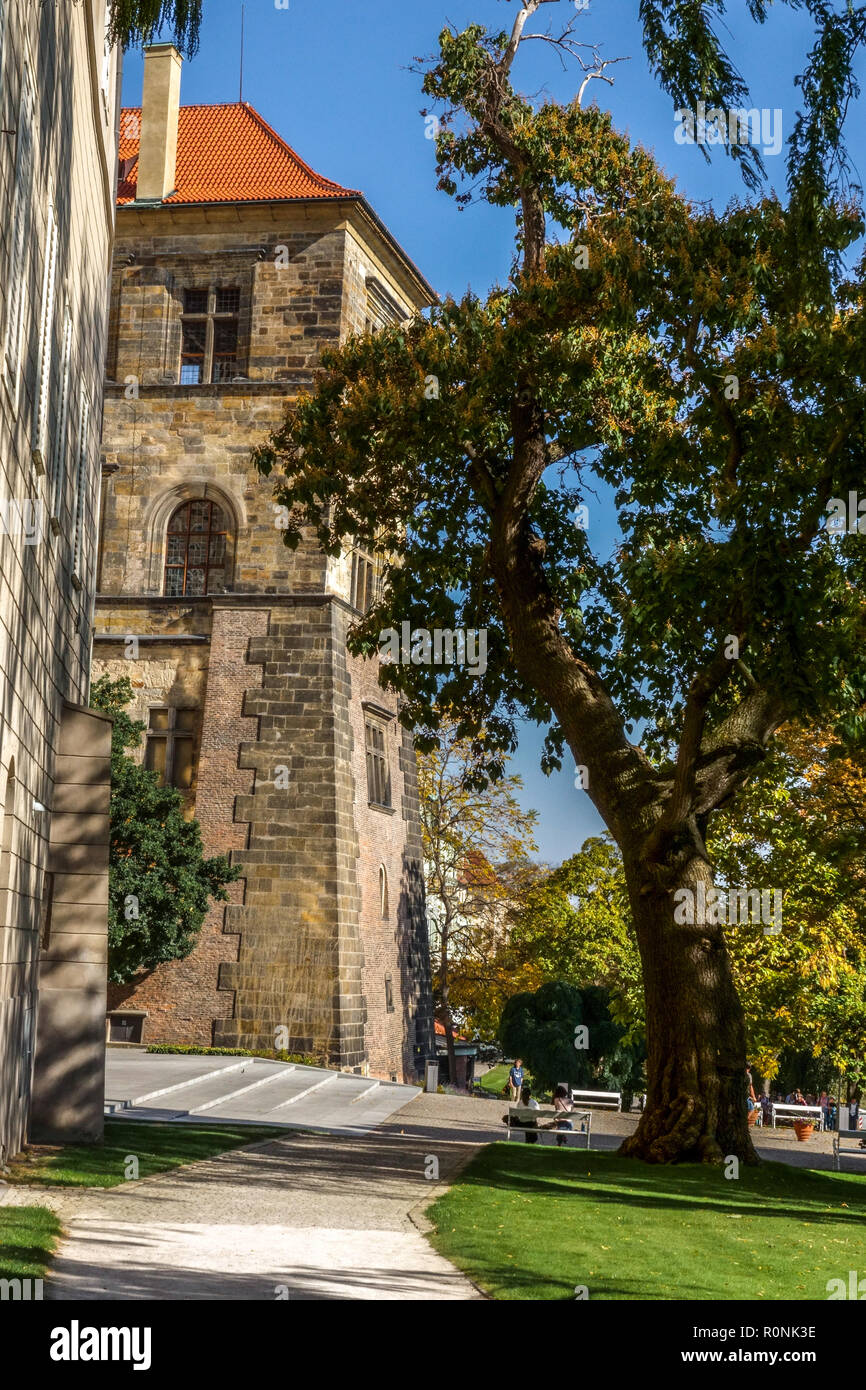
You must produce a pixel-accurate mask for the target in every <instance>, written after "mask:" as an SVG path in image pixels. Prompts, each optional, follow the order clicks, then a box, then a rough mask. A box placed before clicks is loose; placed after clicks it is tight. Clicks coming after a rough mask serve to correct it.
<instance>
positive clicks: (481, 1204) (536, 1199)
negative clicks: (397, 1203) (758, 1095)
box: [427, 1143, 866, 1300]
mask: <svg viewBox="0 0 866 1390" xmlns="http://www.w3.org/2000/svg"><path fill="white" fill-rule="evenodd" d="M427 1215H428V1217H429V1218H430V1219H431V1220H432V1221H433V1223H434V1225H435V1227H436V1233H435V1234H434V1235H433V1236H432V1237H431V1240H432V1243H433V1245H434V1246H435V1247H436V1249H437V1250H439V1251H440V1252H441V1253H442V1254H443V1255H446V1256H447V1257H448V1259H450V1260H452V1261H453V1262H454V1264H456V1265H458V1266H459V1267H460V1268H461V1269H462V1270H464V1271H465V1272H466V1273H467V1274H468V1275H469V1276H470V1277H471V1278H472V1279H474V1280H475V1282H476V1283H477V1284H480V1285H481V1287H482V1288H483V1289H485V1290H486V1291H487V1292H488V1293H489V1294H491V1295H492V1297H493V1298H501V1299H545V1300H555V1299H574V1298H575V1297H576V1293H575V1290H576V1289H577V1287H578V1286H585V1287H586V1288H587V1289H588V1291H589V1298H590V1299H608V1300H610V1299H626V1300H636V1299H663V1300H678V1299H723V1300H728V1299H738V1298H744V1299H798V1300H800V1299H826V1298H827V1287H826V1286H827V1281H828V1279H844V1280H845V1281H846V1282H847V1279H848V1271H849V1270H852V1269H856V1270H859V1271H860V1276H862V1274H864V1273H866V1179H864V1178H862V1177H859V1176H856V1175H855V1176H852V1175H850V1174H837V1173H828V1172H812V1171H810V1170H809V1169H805V1168H794V1167H791V1166H790V1165H788V1164H783V1163H763V1164H761V1166H760V1167H758V1168H745V1167H742V1168H741V1169H740V1176H739V1178H738V1179H726V1178H725V1177H724V1172H723V1170H722V1169H717V1168H710V1167H703V1166H701V1165H699V1164H687V1165H681V1166H674V1167H655V1166H650V1165H648V1164H641V1163H637V1162H635V1161H634V1160H630V1159H625V1158H617V1157H616V1156H615V1155H614V1154H609V1153H592V1152H590V1153H586V1152H585V1151H580V1150H577V1149H565V1148H562V1149H556V1148H548V1147H545V1148H541V1147H540V1146H529V1145H526V1144H520V1143H509V1144H504V1143H498V1144H491V1145H490V1146H489V1147H488V1148H486V1149H484V1150H482V1151H481V1153H480V1154H478V1156H477V1157H476V1158H475V1159H474V1160H473V1161H472V1162H471V1163H470V1164H469V1166H468V1167H467V1168H465V1169H464V1171H463V1172H462V1173H461V1174H460V1177H459V1178H458V1179H457V1181H456V1182H455V1184H454V1186H453V1187H452V1188H451V1189H450V1190H449V1191H448V1192H447V1193H446V1194H445V1195H444V1196H443V1197H440V1198H439V1200H438V1201H436V1202H435V1203H434V1204H433V1205H432V1206H431V1207H429V1208H428V1211H427ZM860 1276H858V1277H860Z"/></svg>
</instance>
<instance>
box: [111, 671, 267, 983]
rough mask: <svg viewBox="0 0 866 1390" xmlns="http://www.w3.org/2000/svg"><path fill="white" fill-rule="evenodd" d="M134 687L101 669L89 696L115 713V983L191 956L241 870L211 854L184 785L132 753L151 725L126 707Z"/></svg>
mask: <svg viewBox="0 0 866 1390" xmlns="http://www.w3.org/2000/svg"><path fill="white" fill-rule="evenodd" d="M132 693H133V692H132V685H131V682H130V681H129V679H128V678H126V677H124V678H123V679H121V680H114V681H113V680H111V679H110V677H108V676H102V677H101V678H100V679H99V680H98V681H96V682H95V683H94V685H93V689H92V691H91V697H90V703H91V705H92V706H93V708H94V709H99V710H102V711H103V712H104V713H106V714H110V715H111V716H112V718H113V720H114V724H113V728H112V739H111V812H110V817H111V822H110V825H111V828H110V833H111V840H110V849H109V886H108V894H109V896H108V951H109V979H110V980H111V981H112V983H115V984H125V983H127V982H128V981H129V980H131V979H132V978H133V976H134V975H136V974H137V973H138V972H139V971H140V970H153V969H154V968H155V967H156V966H157V965H159V964H160V963H162V962H163V961H168V960H182V959H184V958H185V957H186V956H188V955H189V954H190V952H191V951H192V950H193V947H194V946H195V944H196V942H197V940H198V934H199V931H200V929H201V925H202V922H203V921H204V918H205V915H206V914H207V911H208V908H209V907H210V904H211V900H214V901H217V902H225V901H226V900H227V897H228V894H227V893H226V891H225V885H226V884H227V883H231V882H233V881H234V880H235V879H237V878H238V877H239V876H240V872H241V871H240V869H238V868H236V867H232V866H231V865H230V864H229V861H228V858H227V857H226V856H225V855H215V856H214V857H213V858H205V856H204V854H203V851H202V840H201V830H200V828H199V824H198V821H196V820H187V819H186V818H185V816H184V814H183V800H182V798H181V795H180V793H179V792H178V791H176V790H175V789H174V788H173V787H163V786H160V783H159V778H158V777H157V775H156V773H154V772H149V771H148V770H147V769H146V768H144V767H142V766H141V764H140V763H138V762H136V761H135V759H134V758H131V757H129V756H128V752H127V750H128V749H131V748H136V747H138V746H139V744H140V743H141V735H142V731H143V730H144V727H145V726H144V724H143V723H141V722H140V721H137V720H133V719H131V718H130V717H129V715H128V713H127V712H126V706H127V705H128V704H129V702H130V700H131V699H132Z"/></svg>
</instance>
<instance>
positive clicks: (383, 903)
mask: <svg viewBox="0 0 866 1390" xmlns="http://www.w3.org/2000/svg"><path fill="white" fill-rule="evenodd" d="M379 908H380V911H381V914H382V919H383V920H384V919H385V918H386V917H387V916H388V873H387V870H386V868H385V865H384V864H380V865H379Z"/></svg>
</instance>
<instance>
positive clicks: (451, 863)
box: [418, 724, 537, 1081]
mask: <svg viewBox="0 0 866 1390" xmlns="http://www.w3.org/2000/svg"><path fill="white" fill-rule="evenodd" d="M482 771H483V767H482V764H481V762H480V760H479V756H478V752H477V750H475V749H474V748H473V745H472V742H471V740H469V739H461V738H460V737H458V735H457V731H456V729H455V728H454V727H453V726H451V725H448V724H446V725H445V726H444V727H443V728H442V730H441V737H440V740H439V744H438V746H437V747H436V748H433V749H431V750H430V751H429V752H428V753H426V754H425V755H424V756H422V757H421V758H420V759H419V766H418V791H419V795H420V800H421V830H422V838H423V845H424V881H425V887H426V891H427V909H428V918H429V919H430V922H431V926H432V928H433V931H432V940H431V955H432V958H433V959H432V964H433V972H434V975H433V985H434V992H435V996H436V1004H437V1008H438V1012H439V1014H440V1016H441V1019H442V1024H443V1027H444V1028H445V1044H446V1047H447V1050H448V1064H449V1068H450V1072H449V1074H450V1077H451V1080H452V1081H454V1079H455V1077H456V1075H457V1067H456V1059H455V1052H454V1032H455V1029H454V1011H453V1006H452V997H451V989H452V978H453V976H454V975H455V974H456V975H458V977H463V976H464V975H465V974H466V972H470V973H471V972H473V971H475V970H477V968H478V965H479V963H480V962H481V961H483V960H484V959H486V958H488V957H490V956H491V955H493V954H494V953H495V951H496V948H497V944H498V942H500V941H501V939H502V937H503V935H504V918H505V913H506V911H507V907H508V903H509V900H510V894H511V893H512V892H513V891H514V890H515V885H516V883H517V882H518V881H519V878H520V875H521V873H522V872H525V870H526V868H527V867H528V864H529V859H528V856H529V854H530V853H531V852H532V851H533V850H534V849H535V848H536V845H535V840H534V837H533V827H534V825H535V822H536V820H537V813H536V812H535V811H525V810H524V809H523V807H522V806H521V804H520V801H519V800H518V796H517V793H518V792H519V791H520V788H521V780H520V778H519V777H516V776H514V775H508V774H507V773H506V774H505V775H503V776H502V777H499V778H497V779H495V780H494V781H488V780H487V779H486V778H485V777H484V776H483V775H481V774H482Z"/></svg>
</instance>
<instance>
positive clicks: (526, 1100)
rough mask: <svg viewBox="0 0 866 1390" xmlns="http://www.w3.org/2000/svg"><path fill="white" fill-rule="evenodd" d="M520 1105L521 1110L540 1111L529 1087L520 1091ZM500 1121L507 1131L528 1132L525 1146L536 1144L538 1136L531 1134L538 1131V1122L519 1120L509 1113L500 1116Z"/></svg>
mask: <svg viewBox="0 0 866 1390" xmlns="http://www.w3.org/2000/svg"><path fill="white" fill-rule="evenodd" d="M520 1104H521V1105H522V1106H523V1109H524V1110H540V1109H541V1107H540V1105H539V1104H538V1101H537V1100H536V1099H535V1098H534V1096H533V1094H532V1087H531V1086H524V1087H523V1089H522V1090H521V1092H520ZM502 1121H503V1124H506V1125H508V1127H509V1129H525V1130H527V1131H528V1133H527V1135H526V1143H527V1144H537V1143H538V1135H537V1133H533V1131H534V1130H537V1129H538V1121H537V1120H532V1119H526V1120H524V1119H521V1118H519V1117H518V1116H517V1115H512V1114H511V1113H510V1112H509V1114H507V1115H503V1116H502Z"/></svg>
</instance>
